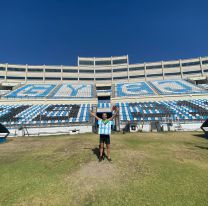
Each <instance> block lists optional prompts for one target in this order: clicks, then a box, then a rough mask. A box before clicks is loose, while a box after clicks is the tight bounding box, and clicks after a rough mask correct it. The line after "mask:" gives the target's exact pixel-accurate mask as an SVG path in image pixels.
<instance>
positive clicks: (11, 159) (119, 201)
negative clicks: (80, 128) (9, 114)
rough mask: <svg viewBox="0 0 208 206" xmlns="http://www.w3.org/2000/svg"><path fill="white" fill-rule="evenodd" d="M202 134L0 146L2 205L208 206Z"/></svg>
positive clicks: (206, 144) (207, 153)
mask: <svg viewBox="0 0 208 206" xmlns="http://www.w3.org/2000/svg"><path fill="white" fill-rule="evenodd" d="M202 136H203V135H202V133H199V132H198V133H197V132H193V133H192V132H189V133H185V132H181V133H145V134H143V133H137V134H125V135H123V134H119V133H118V134H112V137H111V142H112V155H111V156H112V159H113V162H112V163H109V162H107V160H105V161H103V162H101V163H99V162H98V160H97V155H96V154H97V152H98V147H97V145H98V135H95V134H83V135H78V136H57V137H52V136H50V137H29V138H28V137H24V138H13V139H9V141H8V142H7V143H5V144H0V205H1V206H7V205H21V206H25V205H28V206H33V205H35V206H36V205H38V206H40V205H41V206H45V205H54V206H65V205H66V206H74V205H99V206H102V205H106V206H107V205H113V206H117V205H118V206H122V205H125V206H128V205H135V206H137V205H138V206H143V205H145V206H147V205H153V206H157V205H158V206H159V205H160V206H161V205H164V206H172V205H175V206H189V205H197V206H200V205H208V140H207V139H204V138H202Z"/></svg>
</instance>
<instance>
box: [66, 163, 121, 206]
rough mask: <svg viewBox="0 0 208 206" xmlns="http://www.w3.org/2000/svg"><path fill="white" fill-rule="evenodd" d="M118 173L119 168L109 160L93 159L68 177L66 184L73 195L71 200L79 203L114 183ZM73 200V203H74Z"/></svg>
mask: <svg viewBox="0 0 208 206" xmlns="http://www.w3.org/2000/svg"><path fill="white" fill-rule="evenodd" d="M117 175H118V168H117V166H116V165H115V164H113V163H109V162H101V163H99V162H97V161H92V162H89V163H87V164H85V165H83V166H82V167H81V168H80V169H79V170H77V171H75V172H74V173H72V174H70V175H69V176H68V177H67V178H66V184H67V187H68V190H69V194H70V195H71V198H69V199H70V200H72V202H73V203H76V204H77V205H79V204H80V203H81V202H82V201H83V200H84V199H85V198H86V197H87V196H92V198H93V194H95V191H97V190H98V189H100V188H101V187H105V186H106V185H108V186H109V185H113V184H114V183H115V181H116V176H117ZM72 202H71V203H72Z"/></svg>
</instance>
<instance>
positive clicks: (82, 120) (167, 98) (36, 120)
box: [0, 56, 208, 134]
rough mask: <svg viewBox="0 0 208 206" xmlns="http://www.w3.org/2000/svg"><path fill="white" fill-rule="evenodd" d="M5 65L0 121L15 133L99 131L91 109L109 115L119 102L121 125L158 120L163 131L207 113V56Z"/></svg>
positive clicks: (144, 125) (189, 124)
mask: <svg viewBox="0 0 208 206" xmlns="http://www.w3.org/2000/svg"><path fill="white" fill-rule="evenodd" d="M0 71H1V76H0V80H1V85H0V94H1V99H0V101H1V103H0V123H2V124H4V125H6V126H7V127H9V128H10V129H11V131H13V134H16V133H17V130H20V128H23V129H24V128H27V132H28V131H29V132H28V134H34V131H35V132H37V128H39V129H38V132H39V133H41V131H42V132H43V133H47V132H46V131H48V130H49V129H47V128H48V127H50V132H51V131H54V133H57V132H60V133H61V132H65V133H67V132H69V131H70V132H71V131H73V132H90V131H96V128H97V122H96V121H94V120H93V119H91V118H90V116H89V109H90V108H93V110H94V111H95V112H97V114H98V115H101V113H102V112H107V113H108V115H109V116H110V115H112V111H111V107H112V106H114V105H117V106H118V107H119V108H120V112H119V115H118V116H117V118H116V119H115V122H114V129H115V130H117V131H119V130H121V129H122V128H124V127H125V125H126V124H127V123H128V124H134V125H136V127H137V128H138V130H141V131H151V130H152V124H153V123H155V122H159V124H160V127H161V128H163V130H164V131H165V130H177V129H178V128H179V126H180V129H182V130H194V129H198V128H199V127H200V125H201V122H202V121H204V120H205V119H207V118H208V109H207V105H208V96H207V94H208V90H207V88H208V86H207V85H208V84H207V82H208V81H207V74H208V57H199V58H195V59H188V60H177V61H167V62H165V61H161V62H155V63H142V64H129V59H128V56H121V57H109V58H80V57H79V58H78V65H77V66H62V65H61V66H46V65H42V66H32V65H10V64H0ZM193 125H195V126H193ZM167 128H168V129H167ZM39 133H38V134H39Z"/></svg>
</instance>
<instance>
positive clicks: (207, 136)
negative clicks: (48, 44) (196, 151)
mask: <svg viewBox="0 0 208 206" xmlns="http://www.w3.org/2000/svg"><path fill="white" fill-rule="evenodd" d="M193 136H195V137H201V138H204V139H207V140H208V135H206V134H194V135H193Z"/></svg>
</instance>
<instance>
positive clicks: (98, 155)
mask: <svg viewBox="0 0 208 206" xmlns="http://www.w3.org/2000/svg"><path fill="white" fill-rule="evenodd" d="M83 149H89V150H92V152H93V154H94V155H95V156H96V157H97V159H99V157H100V148H99V146H98V147H94V148H83ZM103 158H107V155H106V153H105V148H104V149H103Z"/></svg>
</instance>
